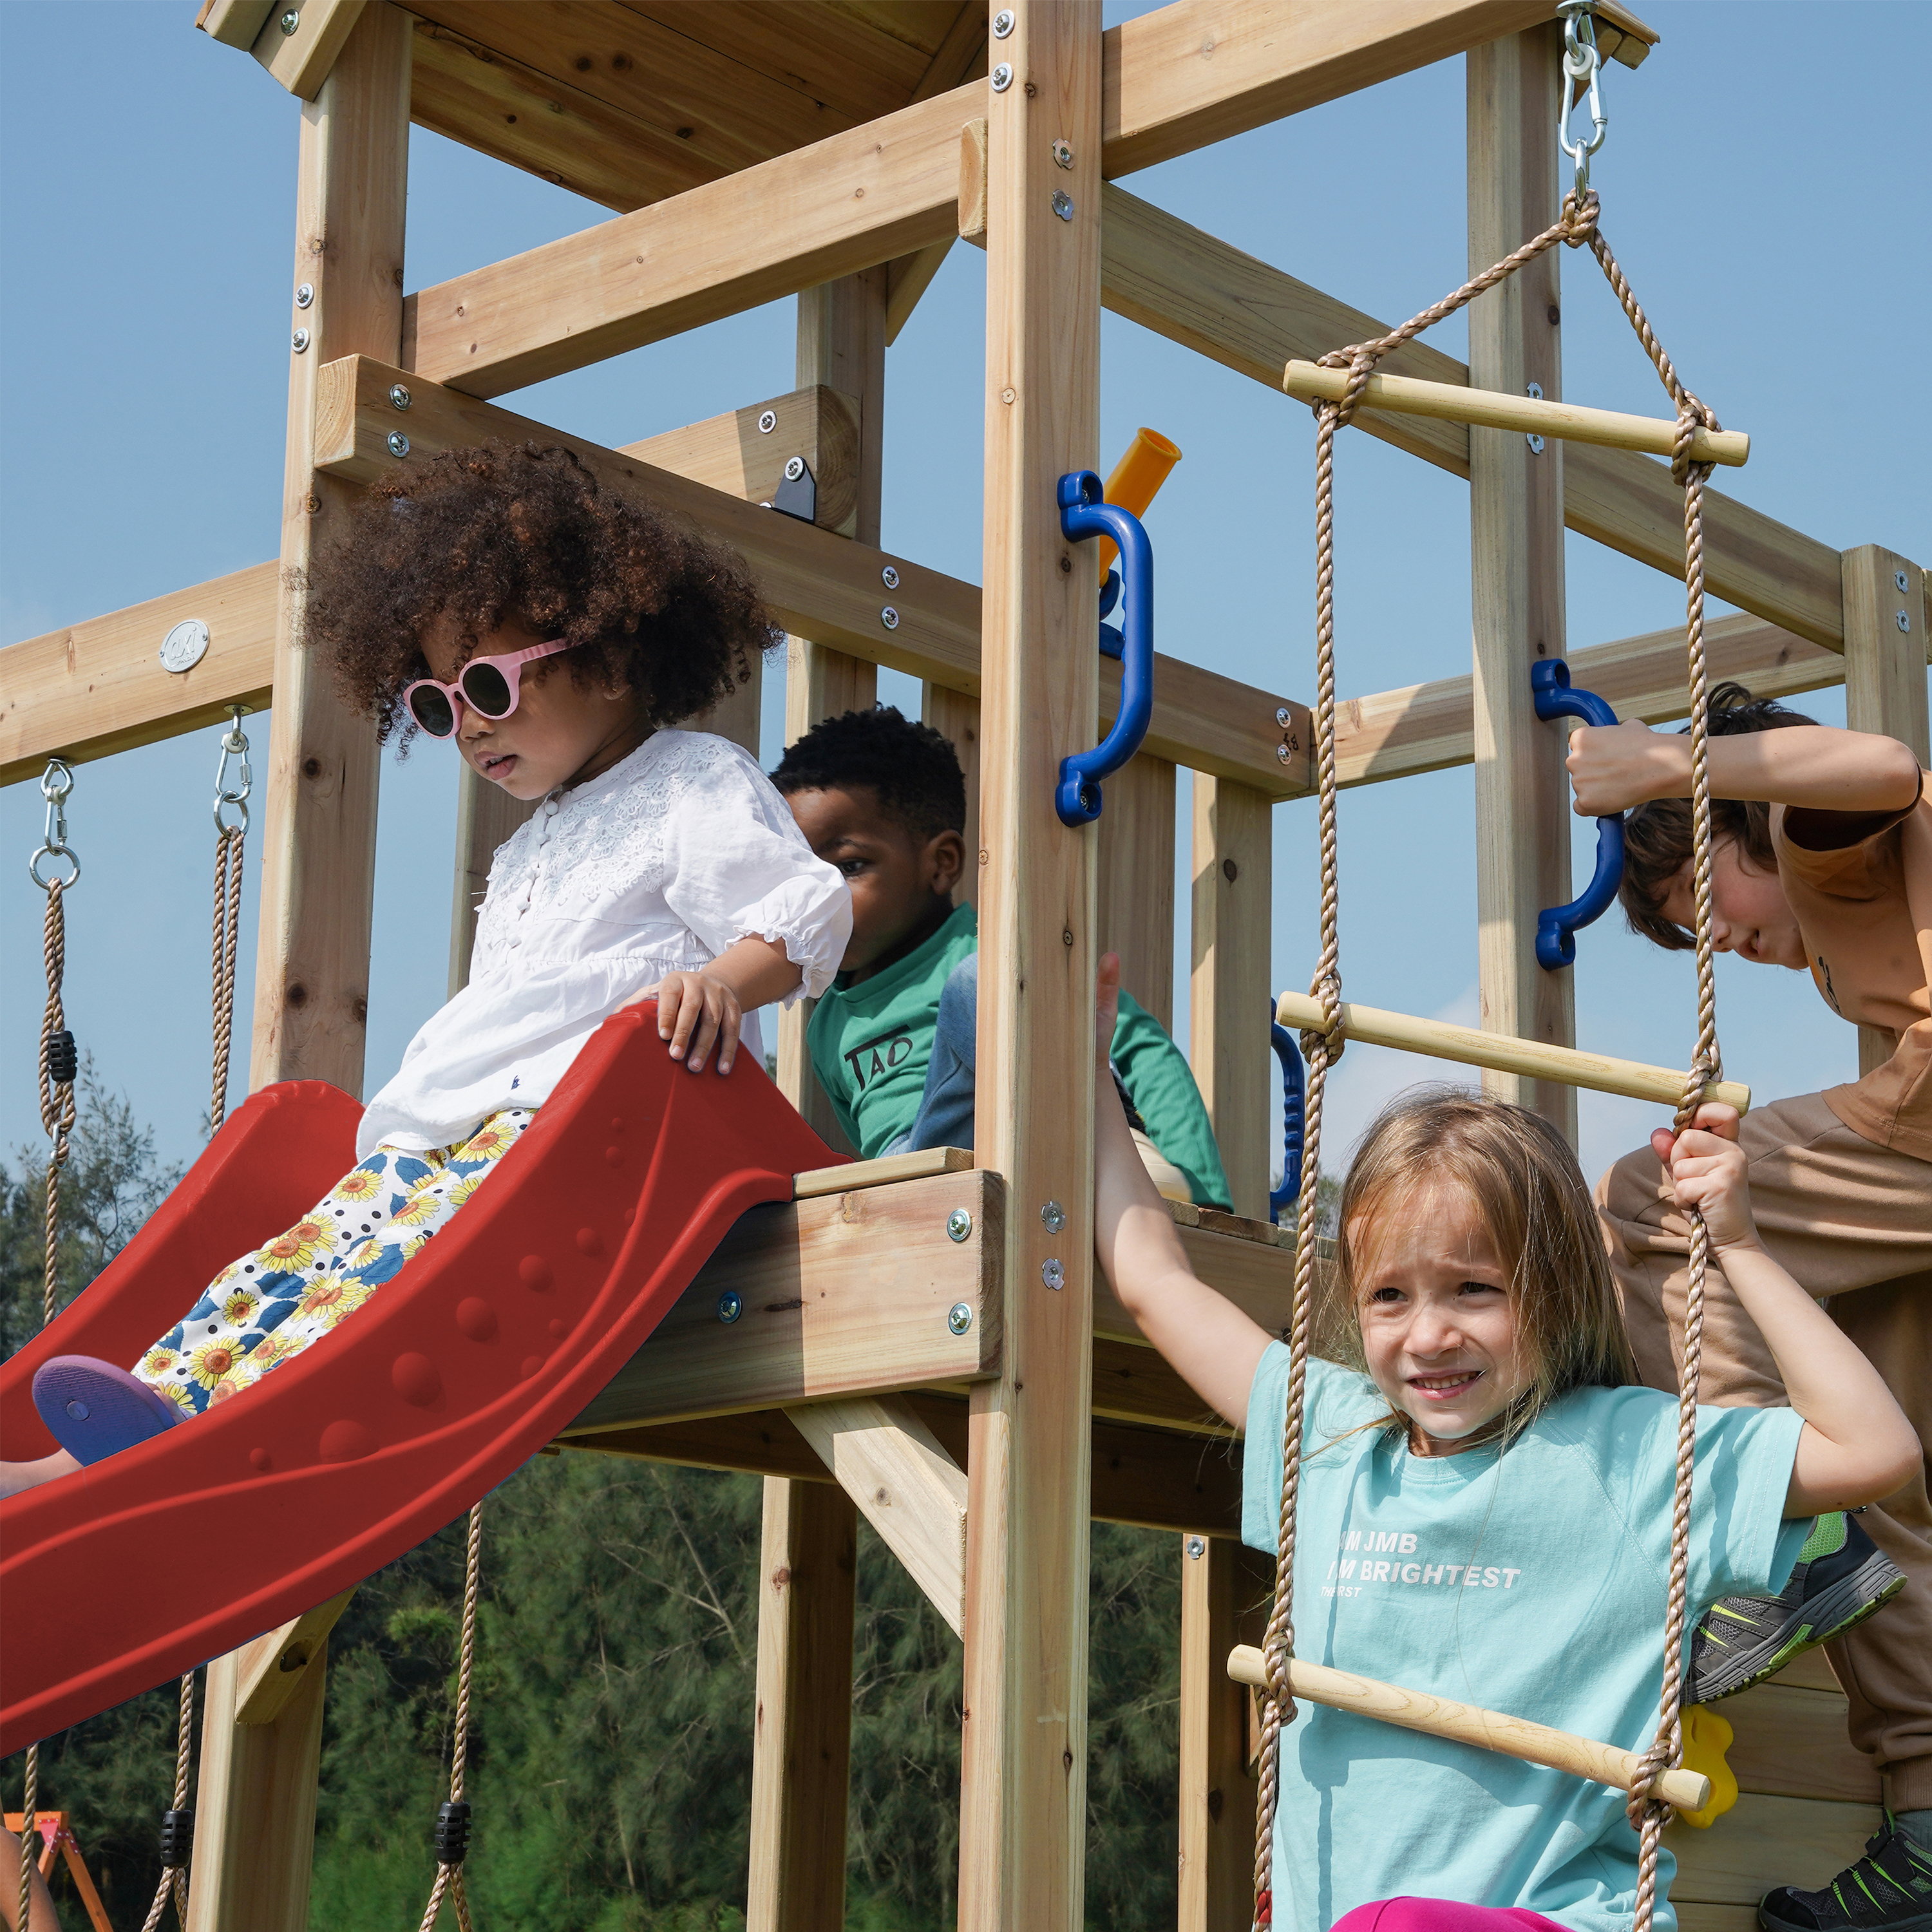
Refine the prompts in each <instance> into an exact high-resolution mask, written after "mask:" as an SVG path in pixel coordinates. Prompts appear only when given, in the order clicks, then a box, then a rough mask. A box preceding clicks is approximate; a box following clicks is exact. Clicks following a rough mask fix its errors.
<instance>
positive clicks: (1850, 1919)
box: [1757, 1811, 1932, 1932]
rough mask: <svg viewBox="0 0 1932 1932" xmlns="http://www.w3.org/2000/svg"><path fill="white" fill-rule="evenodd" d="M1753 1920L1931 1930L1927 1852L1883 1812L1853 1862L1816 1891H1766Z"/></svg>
mask: <svg viewBox="0 0 1932 1932" xmlns="http://www.w3.org/2000/svg"><path fill="white" fill-rule="evenodd" d="M1757 1922H1758V1923H1759V1924H1760V1925H1761V1926H1763V1927H1765V1928H1766V1932H1932V1854H1928V1853H1927V1852H1926V1851H1925V1849H1924V1847H1923V1846H1920V1845H1918V1844H1916V1843H1914V1842H1913V1841H1912V1839H1911V1838H1909V1837H1908V1836H1907V1835H1906V1834H1905V1833H1904V1832H1902V1831H1900V1829H1899V1828H1898V1825H1897V1821H1896V1820H1894V1818H1893V1817H1892V1815H1891V1813H1890V1812H1889V1811H1888V1812H1887V1813H1886V1814H1885V1823H1884V1824H1883V1825H1882V1826H1880V1827H1879V1829H1878V1830H1877V1831H1876V1832H1873V1834H1872V1836H1871V1838H1870V1840H1869V1841H1867V1843H1866V1846H1865V1855H1864V1857H1863V1858H1861V1859H1859V1861H1858V1863H1857V1864H1855V1865H1851V1866H1849V1867H1846V1870H1843V1871H1841V1873H1839V1874H1838V1876H1837V1877H1836V1878H1835V1879H1833V1880H1832V1882H1831V1883H1830V1884H1829V1885H1827V1886H1826V1888H1825V1889H1824V1890H1823V1891H1799V1889H1798V1888H1797V1887H1796V1886H1795V1885H1780V1886H1779V1887H1778V1889H1777V1890H1776V1891H1773V1892H1768V1893H1766V1895H1765V1897H1764V1899H1763V1902H1762V1903H1760V1905H1759V1906H1758V1909H1757Z"/></svg>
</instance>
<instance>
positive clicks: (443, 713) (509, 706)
mask: <svg viewBox="0 0 1932 1932" xmlns="http://www.w3.org/2000/svg"><path fill="white" fill-rule="evenodd" d="M570 648H571V646H570V645H569V643H568V641H567V640H565V639H564V638H562V637H553V638H551V640H550V642H549V643H547V644H532V645H531V646H530V647H529V649H527V650H522V651H506V652H504V653H503V655H502V656H500V657H493V658H471V659H470V660H469V662H468V663H467V664H465V665H464V666H463V668H462V669H461V670H460V671H458V673H457V674H456V682H455V683H454V684H440V683H439V682H437V680H436V679H434V678H433V677H419V678H418V679H416V682H415V683H413V685H410V686H409V687H408V688H407V689H406V690H405V691H404V693H403V703H404V705H405V706H407V708H408V710H409V714H410V716H411V717H412V718H414V719H415V720H416V723H417V724H419V725H420V726H421V727H422V729H423V730H425V731H427V732H428V733H429V735H430V736H431V737H432V738H448V737H451V736H454V735H455V730H456V727H458V725H459V724H461V723H462V721H463V706H465V705H466V704H471V705H474V706H475V708H476V709H478V711H480V712H482V714H483V715H484V717H485V718H507V717H508V716H509V715H510V713H511V712H513V711H514V710H515V709H516V708H517V698H518V697H520V695H521V694H522V691H523V666H524V665H525V664H533V663H535V661H536V660H537V659H538V658H547V657H553V656H555V655H556V653H557V652H559V651H567V650H568V649H570Z"/></svg>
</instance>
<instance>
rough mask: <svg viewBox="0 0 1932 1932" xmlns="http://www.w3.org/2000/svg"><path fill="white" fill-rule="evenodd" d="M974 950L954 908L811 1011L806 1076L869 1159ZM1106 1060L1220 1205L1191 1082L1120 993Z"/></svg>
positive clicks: (1219, 1182)
mask: <svg viewBox="0 0 1932 1932" xmlns="http://www.w3.org/2000/svg"><path fill="white" fill-rule="evenodd" d="M979 944H980V934H979V922H978V921H977V919H976V918H975V917H974V911H973V908H972V907H971V906H970V905H962V906H956V907H954V908H953V912H952V913H951V915H950V916H949V917H948V918H947V921H946V922H945V924H944V925H943V926H941V927H940V929H939V930H938V932H935V934H934V935H932V938H930V939H929V940H927V941H926V943H925V944H923V945H922V946H919V947H915V948H914V949H913V950H912V951H911V952H910V953H907V955H906V956H905V957H904V959H901V960H898V961H895V962H894V963H893V964H892V965H890V966H888V967H886V968H885V969H884V971H883V972H879V973H875V974H873V975H872V976H871V978H870V979H868V980H861V981H860V982H859V983H858V985H856V986H848V985H847V984H846V983H845V981H844V978H843V977H840V978H839V979H837V980H834V981H833V982H832V986H831V988H830V989H829V991H828V992H826V993H825V994H824V995H823V997H822V998H820V1001H819V1002H818V1004H817V1007H815V1008H814V1010H813V1012H812V1016H811V1025H810V1026H809V1027H808V1028H807V1030H806V1033H805V1043H806V1045H807V1046H808V1048H809V1049H810V1051H811V1065H812V1070H813V1072H814V1073H816V1074H817V1076H818V1084H819V1085H820V1086H821V1087H823V1088H824V1089H825V1091H826V1094H827V1096H828V1097H829V1098H830V1100H831V1102H832V1111H833V1112H835V1113H836V1114H837V1115H838V1124H839V1125H840V1126H841V1127H843V1128H844V1130H845V1132H846V1134H847V1137H848V1138H849V1139H850V1141H851V1142H852V1145H853V1146H854V1147H855V1148H857V1149H858V1150H859V1153H860V1154H862V1155H863V1156H864V1157H865V1158H866V1159H868V1160H870V1159H871V1158H873V1157H875V1156H876V1155H877V1154H878V1153H879V1151H880V1149H881V1148H883V1147H884V1146H885V1145H886V1143H887V1142H889V1141H890V1140H892V1139H893V1138H894V1137H895V1136H897V1135H899V1134H902V1133H904V1132H905V1131H906V1130H907V1128H909V1127H910V1126H911V1125H912V1124H913V1120H914V1118H916V1116H917V1115H918V1112H919V1101H920V1099H921V1097H922V1096H923V1094H925V1091H926V1067H927V1064H928V1063H929V1061H931V1059H932V1035H933V1028H934V1026H935V1022H937V1019H938V1013H939V995H940V993H941V989H943V988H944V986H945V984H946V981H947V976H948V975H949V974H950V973H951V972H952V971H953V968H954V967H956V966H957V965H959V962H960V961H961V960H962V959H965V958H966V957H968V955H969V954H971V953H974V952H977V950H979ZM1113 1061H1114V1064H1115V1067H1118V1069H1119V1070H1120V1075H1121V1082H1122V1083H1123V1084H1124V1085H1125V1087H1126V1088H1127V1097H1128V1098H1129V1099H1130V1100H1132V1101H1133V1104H1134V1109H1135V1111H1136V1112H1137V1113H1138V1114H1139V1115H1140V1117H1141V1118H1142V1120H1143V1121H1145V1122H1146V1123H1147V1131H1148V1139H1150V1140H1151V1141H1152V1142H1154V1145H1155V1146H1156V1147H1157V1148H1160V1151H1161V1152H1162V1154H1164V1155H1165V1156H1166V1158H1167V1159H1168V1160H1171V1161H1172V1163H1174V1165H1175V1166H1176V1167H1178V1168H1179V1169H1180V1170H1181V1172H1182V1173H1183V1174H1184V1175H1187V1184H1188V1187H1189V1190H1190V1193H1192V1194H1193V1198H1194V1200H1195V1202H1196V1205H1199V1206H1201V1207H1203V1208H1226V1206H1227V1205H1229V1196H1228V1178H1227V1176H1226V1175H1225V1174H1224V1173H1223V1172H1222V1169H1221V1156H1220V1150H1219V1149H1218V1148H1216V1146H1215V1145H1214V1129H1213V1128H1212V1127H1211V1126H1210V1125H1209V1124H1208V1110H1207V1109H1206V1108H1205V1106H1202V1103H1201V1091H1200V1089H1199V1088H1197V1087H1196V1085H1195V1084H1194V1076H1193V1073H1191V1072H1190V1070H1189V1068H1188V1065H1187V1061H1185V1060H1184V1059H1183V1058H1181V1049H1179V1048H1178V1047H1177V1046H1175V1043H1174V1042H1173V1041H1172V1040H1170V1039H1169V1037H1167V1033H1166V1029H1165V1028H1163V1026H1162V1025H1161V1024H1160V1022H1159V1021H1158V1020H1157V1019H1155V1018H1154V1016H1153V1015H1152V1014H1151V1013H1149V1012H1148V1010H1146V1009H1145V1007H1142V1006H1140V1005H1139V1004H1137V1003H1136V1001H1133V1000H1132V999H1130V998H1129V997H1128V996H1127V994H1125V993H1122V994H1121V1010H1120V1017H1119V1019H1118V1021H1117V1022H1115V1027H1114V1042H1113Z"/></svg>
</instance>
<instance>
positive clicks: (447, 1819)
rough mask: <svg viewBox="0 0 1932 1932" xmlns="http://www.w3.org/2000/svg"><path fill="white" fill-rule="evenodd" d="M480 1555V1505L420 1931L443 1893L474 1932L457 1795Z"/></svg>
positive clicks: (465, 1811)
mask: <svg viewBox="0 0 1932 1932" xmlns="http://www.w3.org/2000/svg"><path fill="white" fill-rule="evenodd" d="M482 1556H483V1505H481V1503H478V1504H477V1505H475V1507H474V1508H472V1510H471V1511H470V1512H469V1549H468V1551H467V1553H466V1556H465V1559H464V1562H463V1637H462V1643H461V1645H460V1649H459V1650H458V1659H457V1667H456V1735H455V1739H453V1740H452V1743H451V1746H450V1757H449V1803H448V1804H447V1805H443V1807H442V1808H440V1810H439V1811H438V1812H437V1820H436V1859H437V1864H436V1884H435V1886H434V1888H433V1889H432V1890H431V1893H430V1895H429V1903H428V1906H426V1907H425V1909H424V1912H423V1916H422V1927H421V1928H420V1932H432V1928H433V1927H434V1925H435V1924H436V1918H437V1913H438V1912H440V1911H441V1910H442V1909H443V1896H444V1894H445V1893H447V1894H449V1901H450V1903H451V1904H452V1906H454V1907H455V1912H456V1922H457V1924H458V1926H459V1927H460V1928H461V1932H474V1928H473V1927H472V1926H471V1924H470V1922H469V1895H468V1894H467V1893H466V1891H464V1889H463V1858H464V1855H465V1854H466V1852H468V1851H469V1804H468V1802H466V1800H465V1799H464V1797H463V1784H464V1780H465V1776H466V1772H467V1769H468V1766H469V1679H470V1674H471V1672H472V1670H473V1669H474V1667H475V1661H476V1582H477V1577H478V1573H479V1571H480V1570H481V1564H482Z"/></svg>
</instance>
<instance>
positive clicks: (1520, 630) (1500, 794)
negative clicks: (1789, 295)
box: [1466, 22, 1577, 1147]
mask: <svg viewBox="0 0 1932 1932" xmlns="http://www.w3.org/2000/svg"><path fill="white" fill-rule="evenodd" d="M1562 61H1563V46H1562V30H1561V29H1560V28H1558V27H1557V26H1556V25H1555V23H1553V22H1551V23H1544V24H1543V25H1541V26H1536V27H1534V28H1530V29H1529V31H1526V32H1524V33H1520V34H1511V35H1510V36H1508V37H1507V38H1505V39H1502V40H1493V41H1492V42H1490V44H1489V45H1488V46H1483V47H1476V48H1472V49H1471V50H1470V52H1469V56H1468V58H1467V62H1466V68H1467V80H1468V89H1467V92H1468V97H1469V100H1468V109H1467V122H1468V134H1469V273H1470V274H1471V275H1472V276H1473V275H1480V274H1481V273H1482V272H1483V271H1484V270H1485V269H1487V268H1488V267H1489V266H1490V263H1492V262H1496V261H1500V260H1502V258H1503V257H1505V255H1507V254H1509V252H1510V251H1511V250H1512V249H1513V248H1517V247H1518V246H1520V244H1521V243H1522V242H1523V239H1525V238H1526V236H1532V235H1535V234H1538V233H1541V231H1542V230H1543V229H1545V228H1547V227H1548V226H1550V223H1552V222H1553V221H1554V220H1556V215H1557V212H1558V208H1559V203H1560V202H1561V199H1562V191H1561V189H1560V188H1559V185H1558V182H1557V178H1556V175H1557V166H1556V163H1557V157H1558V154H1559V150H1558V148H1557V145H1556V95H1557V90H1558V88H1559V85H1560V84H1561V83H1562ZM1562 253H1563V251H1562V249H1561V248H1550V249H1547V250H1545V251H1544V253H1543V254H1541V256H1539V257H1538V258H1537V259H1536V260H1535V261H1534V262H1532V263H1529V264H1528V265H1527V266H1525V267H1523V268H1522V269H1518V270H1517V272H1516V274H1514V275H1512V276H1511V277H1510V278H1509V279H1508V281H1504V282H1501V283H1499V284H1497V286H1496V287H1494V288H1493V289H1491V290H1490V291H1489V292H1488V293H1487V294H1485V295H1481V296H1478V297H1477V298H1476V299H1475V302H1472V304H1471V305H1470V308H1469V380H1470V381H1471V382H1472V383H1475V384H1476V385H1478V386H1479V387H1480V388H1481V389H1484V390H1502V391H1505V392H1508V393H1509V394H1511V395H1522V394H1523V392H1525V390H1526V389H1529V388H1532V387H1534V388H1535V389H1537V390H1538V392H1539V393H1540V394H1541V395H1544V396H1547V397H1550V398H1553V399H1554V398H1559V397H1560V396H1561V395H1562V393H1563V362H1562V347H1561V341H1560V338H1559V335H1558V333H1557V323H1556V316H1557V314H1558V302H1559V283H1558V258H1559V257H1560V256H1561V255H1562ZM1572 454H1573V452H1571V451H1570V450H1568V449H1567V448H1566V447H1565V445H1564V444H1562V443H1560V442H1556V441H1551V442H1548V443H1544V442H1542V441H1541V440H1540V439H1539V440H1538V441H1537V442H1535V443H1532V441H1531V440H1530V439H1529V437H1526V436H1524V435H1522V434H1517V433H1513V432H1512V431H1508V430H1505V429H1492V428H1472V429H1471V430H1470V431H1469V551H1470V585H1471V589H1472V595H1473V600H1474V609H1475V618H1474V622H1473V624H1472V637H1473V643H1474V652H1473V655H1474V661H1475V673H1474V676H1475V684H1474V702H1475V735H1476V760H1475V762H1476V930H1477V938H1476V959H1477V973H1478V979H1479V980H1480V983H1481V992H1482V1022H1483V1027H1484V1031H1486V1032H1489V1033H1495V1034H1514V1035H1516V1036H1517V1037H1519V1038H1521V1039H1524V1040H1536V1041H1538V1042H1540V1043H1541V1044H1543V1045H1544V1046H1562V1047H1568V1046H1575V1045H1576V1043H1577V997H1576V976H1575V974H1574V973H1573V972H1571V971H1559V972H1549V971H1545V970H1544V968H1543V967H1541V965H1538V963H1537V958H1536V928H1537V916H1538V913H1539V912H1540V911H1541V910H1542V908H1543V907H1545V906H1560V905H1566V904H1568V903H1569V901H1570V898H1571V891H1570V809H1569V807H1570V787H1569V782H1568V778H1567V777H1566V776H1565V772H1564V769H1563V756H1564V751H1565V747H1566V745H1567V742H1568V740H1567V738H1566V736H1565V733H1564V732H1563V730H1562V729H1561V728H1560V727H1556V726H1552V725H1548V724H1544V723H1542V722H1541V721H1540V720H1539V719H1538V717H1537V715H1536V706H1535V700H1534V697H1533V696H1532V693H1531V691H1530V684H1529V677H1530V669H1531V667H1532V665H1533V664H1535V663H1536V662H1537V661H1538V659H1539V658H1553V657H1561V656H1562V655H1563V652H1564V631H1563V625H1564V601H1565V600H1564V587H1563V476H1564V466H1565V463H1566V462H1567V461H1568V460H1569V458H1570V457H1571V455H1572ZM1483 1087H1484V1091H1485V1092H1486V1093H1487V1094H1489V1095H1490V1097H1491V1098H1492V1099H1494V1100H1507V1101H1509V1102H1511V1103H1512V1104H1514V1106H1519V1107H1527V1108H1529V1109H1531V1110H1532V1111H1533V1112H1536V1113H1538V1114H1541V1115H1542V1116H1543V1117H1544V1119H1545V1120H1547V1121H1549V1122H1550V1124H1551V1125H1552V1126H1553V1127H1556V1128H1557V1129H1558V1130H1559V1131H1560V1132H1561V1133H1562V1135H1563V1136H1564V1137H1565V1139H1567V1140H1568V1142H1570V1144H1571V1145H1572V1146H1573V1147H1574V1145H1576V1142H1577V1090H1576V1089H1575V1088H1574V1087H1570V1086H1567V1085H1562V1084H1560V1083H1558V1082H1552V1081H1547V1080H1532V1079H1526V1078H1525V1077H1523V1076H1521V1075H1518V1074H1514V1073H1504V1072H1502V1071H1499V1070H1496V1069H1493V1068H1492V1069H1490V1070H1487V1071H1486V1072H1485V1073H1484V1079H1483Z"/></svg>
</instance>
